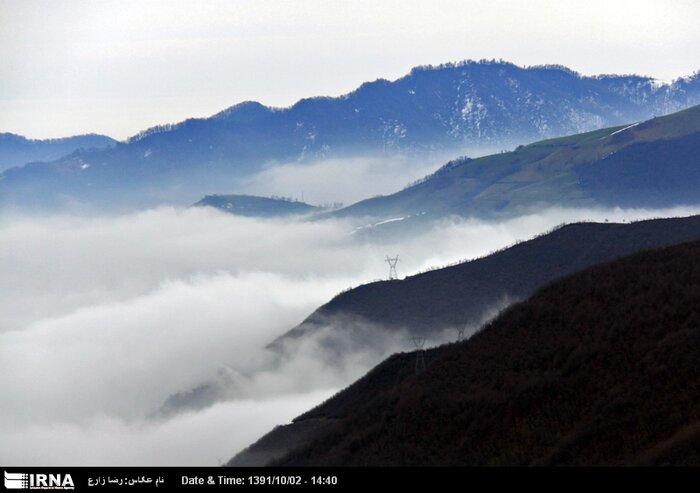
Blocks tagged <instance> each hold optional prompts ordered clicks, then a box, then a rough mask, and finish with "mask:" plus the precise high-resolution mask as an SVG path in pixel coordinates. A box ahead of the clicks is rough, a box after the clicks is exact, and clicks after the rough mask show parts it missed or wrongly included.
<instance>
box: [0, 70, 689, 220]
mask: <svg viewBox="0 0 700 493" xmlns="http://www.w3.org/2000/svg"><path fill="white" fill-rule="evenodd" d="M697 103H700V74H695V75H694V76H691V77H686V78H682V79H678V80H676V81H674V82H672V83H670V84H659V83H658V82H657V81H655V80H654V79H651V78H649V77H640V76H617V75H610V76H598V77H586V76H582V75H580V74H578V73H576V72H573V71H571V70H569V69H567V68H565V67H561V66H539V67H527V68H523V67H518V66H516V65H513V64H510V63H506V62H496V61H490V62H489V61H481V62H474V61H467V62H463V63H459V64H447V65H440V66H438V67H419V68H415V69H413V70H412V71H411V72H410V73H409V74H408V75H406V76H405V77H402V78H400V79H398V80H395V81H387V80H383V79H379V80H376V81H374V82H369V83H365V84H362V85H361V86H360V87H359V88H358V89H356V90H355V91H353V92H350V93H348V94H345V95H343V96H340V97H336V98H330V97H316V98H309V99H302V100H300V101H299V102H298V103H296V104H294V105H293V106H291V107H289V108H282V109H280V108H269V107H266V106H263V105H261V104H260V103H256V102H245V103H241V104H238V105H235V106H232V107H231V108H229V109H227V110H225V111H222V112H220V113H218V114H216V115H214V116H212V117H210V118H203V119H189V120H186V121H184V122H181V123H178V124H174V125H162V126H158V127H154V128H151V129H148V130H146V131H143V132H141V133H139V134H137V135H135V136H134V137H132V138H130V139H128V141H126V142H124V143H119V144H117V145H116V146H115V147H113V148H110V149H108V150H103V151H83V152H79V153H76V154H74V155H72V156H70V157H68V158H64V159H60V160H57V161H54V162H49V163H43V164H40V165H32V166H24V167H22V168H20V169H13V170H8V171H6V172H5V173H4V174H2V175H0V203H13V204H16V205H21V204H25V205H27V204H32V205H35V204H38V205H48V206H52V207H53V206H56V205H61V204H64V203H66V202H71V201H72V202H87V203H91V204H93V205H101V206H105V207H119V206H120V205H121V206H122V207H127V208H134V207H141V206H148V205H153V204H158V203H163V202H171V203H172V202H176V203H191V202H192V201H194V200H196V199H197V198H198V197H201V196H203V195H205V194H207V193H212V192H213V191H216V190H221V189H224V190H235V189H236V185H237V183H238V180H239V179H241V177H248V176H251V175H252V174H255V173H256V172H258V171H260V170H261V169H262V166H263V165H264V164H267V165H270V163H283V162H308V161H312V160H314V159H321V158H325V157H339V156H344V155H360V154H365V155H366V154H373V153H384V154H391V153H395V152H410V153H411V154H412V155H416V154H420V153H436V152H439V153H441V155H442V154H452V155H459V154H461V153H462V152H464V151H465V150H466V149H475V148H483V147H485V146H486V147H491V148H493V147H494V146H500V147H507V146H510V145H512V144H514V143H518V142H531V141H533V140H535V139H541V138H546V137H553V136H559V135H566V134H570V133H574V132H582V131H587V130H592V129H597V128H601V127H606V126H611V125H619V124H623V123H626V122H630V121H640V120H644V119H647V118H651V117H652V116H654V115H661V114H666V113H669V112H672V111H677V110H679V109H682V108H686V107H688V106H690V105H693V104H697Z"/></svg>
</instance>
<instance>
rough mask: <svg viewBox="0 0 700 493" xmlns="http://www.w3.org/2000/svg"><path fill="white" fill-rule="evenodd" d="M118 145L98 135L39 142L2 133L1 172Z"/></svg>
mask: <svg viewBox="0 0 700 493" xmlns="http://www.w3.org/2000/svg"><path fill="white" fill-rule="evenodd" d="M116 143H117V141H116V140H114V139H112V138H111V137H107V136H105V135H97V134H89V135H77V136H75V137H66V138H63V139H45V140H37V139H27V138H26V137H22V136H21V135H15V134H9V133H0V171H4V170H6V169H8V168H14V167H15V166H22V165H23V164H27V163H32V162H35V161H53V160H55V159H58V158H61V157H64V156H67V155H68V154H72V153H73V152H75V151H77V150H79V149H105V148H107V147H110V146H113V145H114V144H116Z"/></svg>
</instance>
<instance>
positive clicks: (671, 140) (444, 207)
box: [334, 106, 700, 220]
mask: <svg viewBox="0 0 700 493" xmlns="http://www.w3.org/2000/svg"><path fill="white" fill-rule="evenodd" d="M698 190H700V106H694V107H692V108H689V109H687V110H684V111H680V112H678V113H674V114H672V115H668V116H665V117H660V118H654V119H652V120H647V121H644V122H642V123H636V124H629V125H624V126H622V127H613V128H606V129H602V130H597V131H593V132H588V133H584V134H577V135H571V136H568V137H562V138H557V139H551V140H545V141H541V142H535V143H534V144H530V145H526V146H519V147H518V148H517V149H516V150H514V151H513V152H505V153H500V154H494V155H491V156H485V157H482V158H479V159H466V158H465V159H458V160H455V161H452V162H450V163H448V164H447V165H445V166H444V167H442V168H441V169H440V170H438V171H437V172H435V173H434V174H433V175H430V176H428V177H426V178H425V179H424V180H422V181H421V182H419V183H417V184H415V185H413V186H411V187H408V188H406V189H404V190H402V191H400V192H397V193H395V194H393V195H387V196H382V197H376V198H373V199H368V200H364V201H362V202H358V203H357V204H354V205H351V206H349V207H346V208H344V209H341V210H339V211H337V212H335V213H334V215H335V216H338V217H347V216H360V217H371V218H376V219H378V220H382V219H387V218H395V217H404V218H406V217H411V216H415V215H418V214H420V215H421V219H422V220H425V218H424V217H422V216H423V215H425V214H428V215H432V216H443V215H448V214H457V215H462V216H493V215H516V214H520V213H527V212H533V211H537V210H538V209H541V208H542V207H547V206H555V205H558V206H567V207H590V206H621V207H669V206H674V205H681V204H698V203H700V195H699V194H698Z"/></svg>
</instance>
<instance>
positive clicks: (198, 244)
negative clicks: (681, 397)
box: [0, 207, 698, 465]
mask: <svg viewBox="0 0 700 493" xmlns="http://www.w3.org/2000/svg"><path fill="white" fill-rule="evenodd" d="M697 212H698V209H689V208H684V209H673V210H666V211H646V210H635V211H630V210H619V209H617V210H588V211H584V210H565V209H551V210H547V211H543V212H542V213H540V214H533V215H529V216H523V217H520V218H515V219H508V220H503V221H496V222H484V221H480V220H475V219H459V220H458V219H454V220H445V221H443V222H440V223H437V224H435V226H434V227H433V228H431V229H428V230H426V231H424V232H423V233H420V234H416V235H414V236H412V237H410V238H406V237H405V236H403V237H401V238H397V239H396V240H392V239H391V238H390V237H389V238H387V237H386V236H382V239H381V240H378V239H373V238H372V236H371V235H370V236H366V235H365V236H358V235H353V234H352V231H353V230H354V228H355V227H356V226H357V224H353V223H350V222H346V221H335V220H328V221H315V222H307V221H302V220H290V219H284V220H259V219H251V218H241V217H235V216H232V215H228V214H224V213H221V212H219V211H216V210H212V209H208V208H188V209H179V208H171V207H166V208H158V209H153V210H148V211H143V212H138V213H133V214H126V215H121V216H101V217H96V216H86V215H63V214H55V215H50V216H46V215H42V216H39V215H31V214H17V213H0V273H1V276H0V396H1V398H0V443H2V444H3V446H2V447H0V463H3V464H7V465H12V464H24V465H27V464H44V465H47V464H114V465H118V464H141V465H149V464H154V465H155V464H189V465H196V464H201V465H208V464H209V465H212V464H213V465H215V464H217V463H219V461H224V462H225V461H226V460H228V459H229V458H230V457H231V456H233V455H234V454H235V453H236V452H238V451H239V450H241V449H242V448H244V447H245V446H247V445H249V444H250V443H252V442H253V441H255V440H256V439H257V438H259V437H260V436H261V435H262V434H263V433H265V432H266V431H268V430H269V429H271V428H272V427H273V426H274V425H276V424H281V423H286V422H289V421H290V420H291V419H292V418H293V417H295V416H296V415H298V414H300V413H302V412H303V411H305V410H307V409H308V408H310V407H312V406H314V405H316V404H318V403H320V402H322V401H323V400H325V399H326V398H328V397H329V396H331V395H332V394H333V393H334V392H336V391H337V390H339V389H341V388H342V387H344V386H346V385H347V384H349V383H350V382H352V381H353V380H354V379H355V378H357V377H358V376H360V375H362V374H363V373H364V372H366V371H367V370H368V369H369V368H370V367H371V366H372V365H373V364H376V363H377V362H378V361H380V359H381V358H382V357H384V356H386V354H388V353H390V352H392V351H395V350H400V349H404V348H405V347H408V346H407V344H410V343H409V342H408V341H402V340H387V343H386V344H385V345H384V346H383V347H381V348H379V349H378V350H377V351H373V352H358V353H357V354H348V355H346V357H345V358H344V359H343V360H342V361H336V362H329V361H328V360H327V359H324V358H321V357H319V355H318V354H317V353H316V351H317V348H315V347H314V345H313V344H309V345H308V346H306V347H305V349H304V347H303V348H302V350H300V351H298V352H297V354H295V356H294V357H292V358H288V359H286V360H285V361H284V362H283V363H282V364H271V363H270V354H269V351H268V350H266V349H265V346H266V345H267V344H268V343H270V342H271V341H272V340H274V339H275V338H276V337H278V336H280V335H281V334H283V333H285V332H286V331H287V330H289V329H291V328H292V327H294V326H295V325H297V324H298V323H300V322H301V321H302V320H303V319H304V318H305V317H306V316H308V315H309V314H310V313H311V312H312V311H313V310H314V309H315V308H316V307H318V306H320V305H322V304H323V303H325V302H326V301H328V300H329V299H330V298H332V297H333V296H334V295H335V294H337V293H338V292H340V291H341V290H343V289H346V288H348V287H350V286H355V285H357V284H360V283H364V282H368V281H371V280H373V279H379V278H386V276H387V273H388V267H387V265H386V263H385V262H384V261H383V260H384V258H385V256H386V255H396V254H398V255H400V262H399V276H400V277H403V276H405V275H409V274H411V273H415V272H418V271H421V270H424V269H426V268H429V267H431V266H439V265H444V264H447V263H451V262H454V261H457V260H459V259H465V258H473V257H477V256H481V255H484V254H486V253H488V252H490V251H493V250H495V249H498V248H502V247H504V246H507V245H510V244H512V243H514V242H515V241H517V240H523V239H527V238H530V237H532V236H534V235H536V234H538V233H541V232H543V231H546V230H548V229H550V228H552V227H553V226H555V225H557V224H560V223H562V222H568V221H574V220H584V219H585V220H601V221H602V220H605V219H608V220H611V221H622V220H628V221H629V220H634V219H640V218H646V217H657V216H678V215H689V214H691V213H697ZM212 382H219V383H221V382H224V383H226V389H228V390H227V391H226V392H224V393H223V394H221V395H219V396H218V397H217V399H213V400H212V401H211V402H209V403H208V404H206V405H200V406H195V407H193V408H191V409H184V410H180V411H178V412H173V413H165V414H164V413H162V412H160V411H162V409H163V405H164V403H165V402H167V401H168V399H169V398H171V397H172V396H173V395H177V394H182V393H187V392H190V391H192V389H197V388H198V387H200V386H202V385H210V384H211V383H212ZM232 382H233V383H232Z"/></svg>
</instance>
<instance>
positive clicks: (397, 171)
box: [240, 154, 449, 204]
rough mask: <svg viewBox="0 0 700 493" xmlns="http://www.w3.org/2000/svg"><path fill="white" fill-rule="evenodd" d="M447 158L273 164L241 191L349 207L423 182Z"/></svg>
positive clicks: (398, 157)
mask: <svg viewBox="0 0 700 493" xmlns="http://www.w3.org/2000/svg"><path fill="white" fill-rule="evenodd" d="M448 159H449V158H444V157H443V156H442V155H440V156H433V157H430V158H429V157H425V158H422V159H420V158H415V157H412V158H409V157H407V156H404V155H398V154H397V155H393V156H391V155H390V156H386V157H376V156H365V157H356V158H333V159H324V160H321V161H317V162H315V163H286V164H275V165H274V166H270V167H268V168H267V169H265V170H263V171H261V172H260V173H258V174H256V175H253V176H252V177H250V178H247V179H245V180H243V181H242V182H241V184H240V190H241V191H243V192H245V193H249V194H252V195H265V196H267V195H282V196H289V197H293V198H297V199H299V200H302V198H303V200H304V201H305V202H307V203H310V204H332V203H335V202H342V203H344V204H351V203H354V202H357V201H359V200H362V199H365V198H367V197H373V196H375V195H382V194H389V193H393V192H395V191H396V190H398V189H401V187H403V186H405V185H407V184H408V183H410V182H412V181H414V180H417V179H419V178H423V177H424V176H426V175H428V174H430V173H432V172H433V171H435V170H436V169H438V168H439V167H440V166H441V165H442V164H444V163H445V162H446V161H447V160H448Z"/></svg>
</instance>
